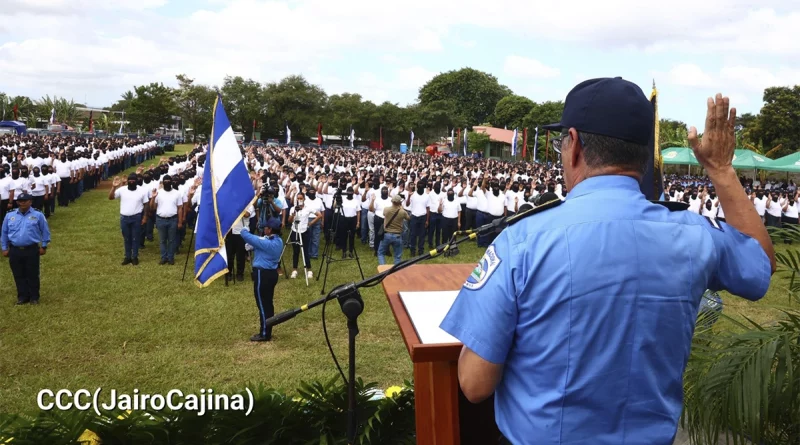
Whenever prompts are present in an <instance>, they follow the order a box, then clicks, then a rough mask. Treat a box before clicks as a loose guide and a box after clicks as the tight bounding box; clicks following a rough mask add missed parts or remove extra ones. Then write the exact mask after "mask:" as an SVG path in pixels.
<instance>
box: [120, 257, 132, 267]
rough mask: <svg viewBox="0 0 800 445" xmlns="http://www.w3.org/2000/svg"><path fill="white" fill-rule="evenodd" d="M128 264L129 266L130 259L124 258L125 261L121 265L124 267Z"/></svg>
mask: <svg viewBox="0 0 800 445" xmlns="http://www.w3.org/2000/svg"><path fill="white" fill-rule="evenodd" d="M128 264H131V259H130V258H125V261H123V262H122V265H123V266H126V265H128Z"/></svg>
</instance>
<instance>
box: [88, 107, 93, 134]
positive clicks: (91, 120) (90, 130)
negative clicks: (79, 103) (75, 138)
mask: <svg viewBox="0 0 800 445" xmlns="http://www.w3.org/2000/svg"><path fill="white" fill-rule="evenodd" d="M93 114H94V111H90V112H89V133H91V132H92V130H94V119H92V115H93Z"/></svg>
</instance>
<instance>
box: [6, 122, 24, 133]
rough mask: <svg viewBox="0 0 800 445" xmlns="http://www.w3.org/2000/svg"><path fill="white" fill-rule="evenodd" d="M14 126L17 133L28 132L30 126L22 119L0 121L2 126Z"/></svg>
mask: <svg viewBox="0 0 800 445" xmlns="http://www.w3.org/2000/svg"><path fill="white" fill-rule="evenodd" d="M2 127H5V128H13V129H14V131H16V132H17V134H27V133H28V127H26V126H25V123H24V122H20V121H0V128H2Z"/></svg>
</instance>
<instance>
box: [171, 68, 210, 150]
mask: <svg viewBox="0 0 800 445" xmlns="http://www.w3.org/2000/svg"><path fill="white" fill-rule="evenodd" d="M175 77H176V78H177V79H178V89H177V90H176V91H175V99H176V100H175V105H176V107H177V109H178V113H179V114H180V115H181V118H182V119H183V121H184V122H188V124H189V126H190V127H191V129H192V141H194V140H195V138H196V137H197V136H198V135H205V134H209V133H211V126H212V122H211V120H212V116H213V112H214V110H213V108H214V101H215V99H216V97H217V95H216V93H215V92H214V90H212V89H211V88H209V87H207V86H205V85H197V84H195V83H194V79H191V78H189V77H188V76H186V75H185V74H178V75H177V76H175Z"/></svg>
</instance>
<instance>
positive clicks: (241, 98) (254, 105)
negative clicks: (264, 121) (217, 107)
mask: <svg viewBox="0 0 800 445" xmlns="http://www.w3.org/2000/svg"><path fill="white" fill-rule="evenodd" d="M221 92H222V100H223V104H224V105H225V112H226V113H227V114H228V119H229V120H230V122H231V125H232V126H233V127H234V129H238V130H240V131H242V132H245V133H252V131H253V121H254V120H256V119H260V118H261V116H263V115H265V114H266V109H265V106H264V105H263V104H264V100H263V94H262V88H261V84H260V83H258V82H256V81H255V80H253V79H243V78H242V77H241V76H236V77H230V76H227V77H225V80H224V82H223V84H222V88H221Z"/></svg>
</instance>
